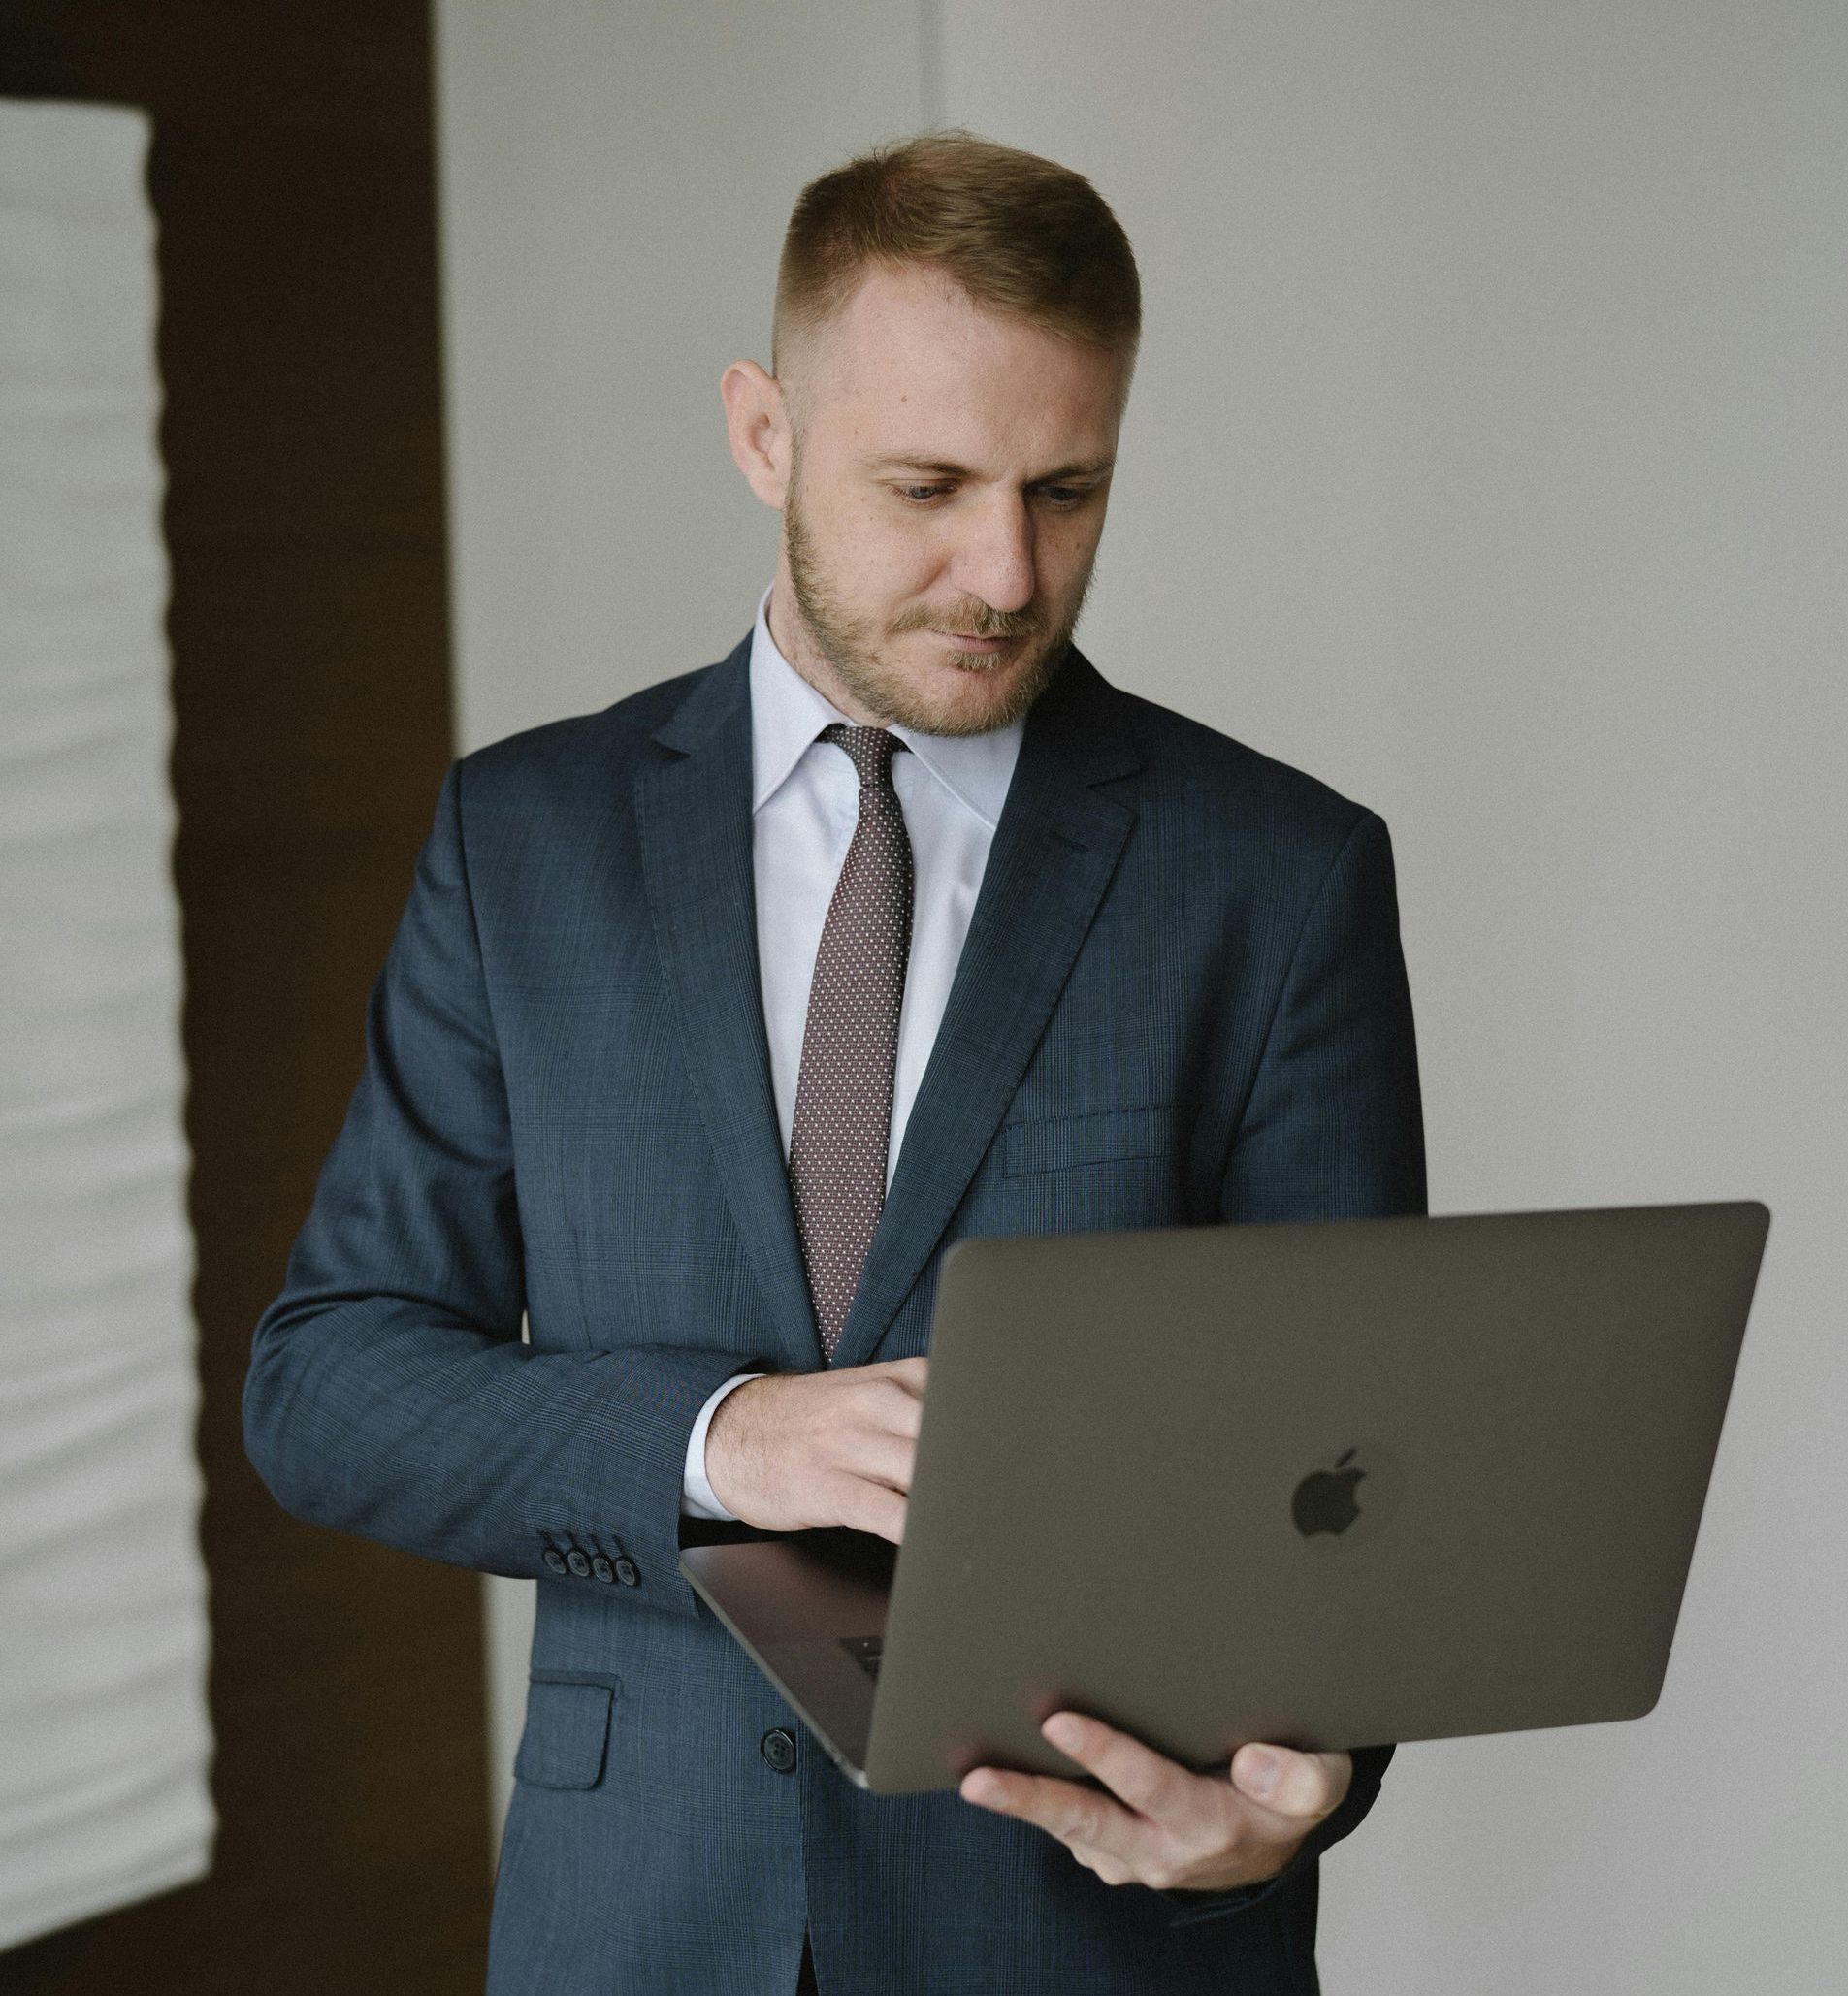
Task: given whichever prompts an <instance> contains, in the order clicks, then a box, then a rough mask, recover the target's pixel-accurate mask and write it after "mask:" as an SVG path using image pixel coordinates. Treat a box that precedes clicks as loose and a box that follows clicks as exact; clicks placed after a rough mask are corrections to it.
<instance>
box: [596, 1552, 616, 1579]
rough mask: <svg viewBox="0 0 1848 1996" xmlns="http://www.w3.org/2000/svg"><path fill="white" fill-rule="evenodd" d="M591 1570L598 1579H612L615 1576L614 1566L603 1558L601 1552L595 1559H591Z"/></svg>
mask: <svg viewBox="0 0 1848 1996" xmlns="http://www.w3.org/2000/svg"><path fill="white" fill-rule="evenodd" d="M591 1571H592V1572H593V1573H595V1574H596V1575H597V1577H598V1579H599V1580H614V1579H615V1578H616V1569H615V1567H614V1566H612V1565H611V1564H610V1563H609V1561H607V1560H606V1559H604V1558H603V1556H602V1554H601V1553H599V1554H598V1555H597V1557H596V1559H594V1560H593V1561H591Z"/></svg>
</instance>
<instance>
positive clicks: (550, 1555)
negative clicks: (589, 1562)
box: [545, 1546, 565, 1573]
mask: <svg viewBox="0 0 1848 1996" xmlns="http://www.w3.org/2000/svg"><path fill="white" fill-rule="evenodd" d="M545 1563H546V1564H547V1565H548V1566H549V1567H551V1569H552V1571H553V1572H554V1573H563V1572H564V1571H565V1555H564V1554H563V1553H561V1552H560V1551H559V1549H558V1547H557V1546H547V1547H546V1549H545Z"/></svg>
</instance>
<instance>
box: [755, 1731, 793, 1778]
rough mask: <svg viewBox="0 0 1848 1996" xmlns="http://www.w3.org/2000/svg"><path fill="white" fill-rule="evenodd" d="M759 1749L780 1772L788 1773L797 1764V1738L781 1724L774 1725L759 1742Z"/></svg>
mask: <svg viewBox="0 0 1848 1996" xmlns="http://www.w3.org/2000/svg"><path fill="white" fill-rule="evenodd" d="M758 1751H759V1752H760V1753H761V1754H762V1755H763V1757H764V1759H766V1760H767V1761H768V1762H769V1763H770V1765H771V1766H772V1767H774V1768H775V1769H776V1771H777V1773H778V1774H788V1773H789V1772H790V1770H791V1769H792V1768H793V1767H794V1765H795V1739H794V1735H793V1734H791V1733H787V1732H785V1731H784V1729H783V1728H782V1727H781V1726H780V1725H776V1726H772V1727H771V1728H770V1730H769V1731H768V1732H766V1733H765V1734H764V1735H763V1738H762V1740H761V1741H760V1742H759V1743H758Z"/></svg>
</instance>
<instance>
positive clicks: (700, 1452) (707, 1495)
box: [680, 1372, 764, 1521]
mask: <svg viewBox="0 0 1848 1996" xmlns="http://www.w3.org/2000/svg"><path fill="white" fill-rule="evenodd" d="M763 1376H764V1375H763V1374H762V1372H734V1373H733V1374H732V1375H731V1377H730V1378H729V1379H728V1380H727V1381H726V1382H725V1384H724V1385H723V1386H721V1387H720V1388H719V1390H718V1391H717V1392H716V1393H715V1394H713V1395H712V1397H711V1398H710V1399H709V1400H707V1401H706V1403H705V1405H704V1406H702V1407H701V1408H700V1409H699V1418H698V1419H697V1421H696V1422H695V1423H694V1424H693V1433H691V1434H690V1435H689V1436H688V1437H687V1467H686V1473H685V1475H684V1477H683V1479H682V1481H681V1485H680V1515H681V1516H682V1517H683V1518H729V1519H732V1520H734V1521H735V1519H736V1517H737V1513H736V1512H735V1511H728V1510H727V1509H726V1507H725V1506H724V1505H723V1504H722V1503H721V1502H720V1501H719V1499H718V1498H717V1497H714V1496H713V1494H712V1486H711V1484H709V1483H708V1482H707V1481H706V1430H707V1429H708V1428H710V1427H711V1426H712V1417H713V1415H714V1414H716V1413H717V1412H718V1410H719V1402H720V1401H721V1400H724V1398H725V1397H726V1395H727V1394H728V1393H729V1392H730V1391H731V1389H732V1388H733V1387H734V1386H742V1385H743V1384H744V1382H745V1381H746V1380H747V1379H762V1377H763Z"/></svg>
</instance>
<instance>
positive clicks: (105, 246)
mask: <svg viewBox="0 0 1848 1996" xmlns="http://www.w3.org/2000/svg"><path fill="white" fill-rule="evenodd" d="M147 142H148V127H147V120H146V118H145V117H144V116H143V115H142V114H141V113H137V112H131V111H122V110H115V109H106V108H103V107H99V106H91V105H65V104H21V103H12V102H3V101H0V1948H4V1947H8V1946H11V1945H13V1944H15V1943H16V1942H19V1941H22V1940H25V1939H27V1938H29V1937H30V1936H32V1935H34V1934H40V1933H44V1932H46V1931H48V1930H49V1929H51V1928H53V1927H59V1926H63V1925H66V1924H68V1923H69V1922H71V1921H73V1920H77V1919H81V1918H84V1917H86V1916H89V1915H92V1914H96V1913H101V1912H104V1911H106V1910H107V1909H109V1908H111V1907H114V1906H119V1905H122V1904H125V1903H126V1902H128V1901H130V1900H134V1899H140V1898H144V1897H146V1896H147V1895H148V1894H150V1893H154V1892H159V1891H164V1890H166V1889H168V1888H169V1887H171V1886H174V1885H177V1884H180V1883H184V1882H186V1881H187V1880H190V1879H196V1878H198V1877H200V1876H202V1875H203V1874H204V1873H205V1872H206V1871H207V1870H208V1869H209V1868H210V1864H211V1839H212V1836H213V1833H214V1830H215V1828H216V1819H215V1818H214V1815H213V1812H212V1807H211V1792H210V1788H209V1787H208V1779H207V1777H208V1770H209V1766H210V1762H211V1725H210V1719H209V1715H208V1710H207V1704H206V1664H207V1658H208V1651H209V1630H208V1623H207V1615H206V1575H205V1568H204V1565H203V1562H202V1561H201V1559H200V1555H199V1548H198V1541H197V1532H196V1524H197V1517H198V1509H199V1502H200V1497H201V1491H202V1483H201V1477H200V1473H199V1468H198V1465H197V1462H196V1460H195V1457H194V1452H193V1424H194V1420H195V1417H196V1414H197V1409H198V1402H199V1389H198V1375H197V1371H196V1368H195V1365H194V1349H195V1343H196V1333H195V1329H194V1325H193V1320H192V1315H191V1305H190V1294H189V1292H190V1286H191V1278H192V1266H193V1257H192V1240H191V1235H190V1232H189V1229H188V1226H187V1219H186V1207H185V1192H186V1174H187V1151H186V1143H185V1135H184V1129H183V1125H182V1121H181V1113H182V1106H183V1091H184V1085H185V1075H184V1072H183V1069H182V1066H181V1056H180V1045H179V999H180V991H181V975H180V956H179V920H178V906H177V903H176V900H175V894H174V885H173V877H172V870H171V854H172V843H173V832H174V805H173V798H172V794H171V791H170V789H169V786H168V781H167V757H168V752H169V748H170V744H171V740H172V732H173V721H172V714H171V709H170V705H169V699H168V663H167V653H166V643H165V637H164V633H163V628H162V617H163V613H164V610H165V605H166V597H167V564H166V557H165V553H164V550H163V547H162V543H161V537H160V503H161V494H162V473H161V467H160V462H159V459H158V456H157V452H156V440H155V423H156V419H157V416H158V414H159V405H160V399H159V384H158V381H157V378H156V374H155V366H154V324H155V305H156V297H155V270H154V225H153V217H152V214H151V213H150V211H149V209H148V207H147V202H146V195H145V192H144V189H143V170H144V165H145V161H146V151H147Z"/></svg>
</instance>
